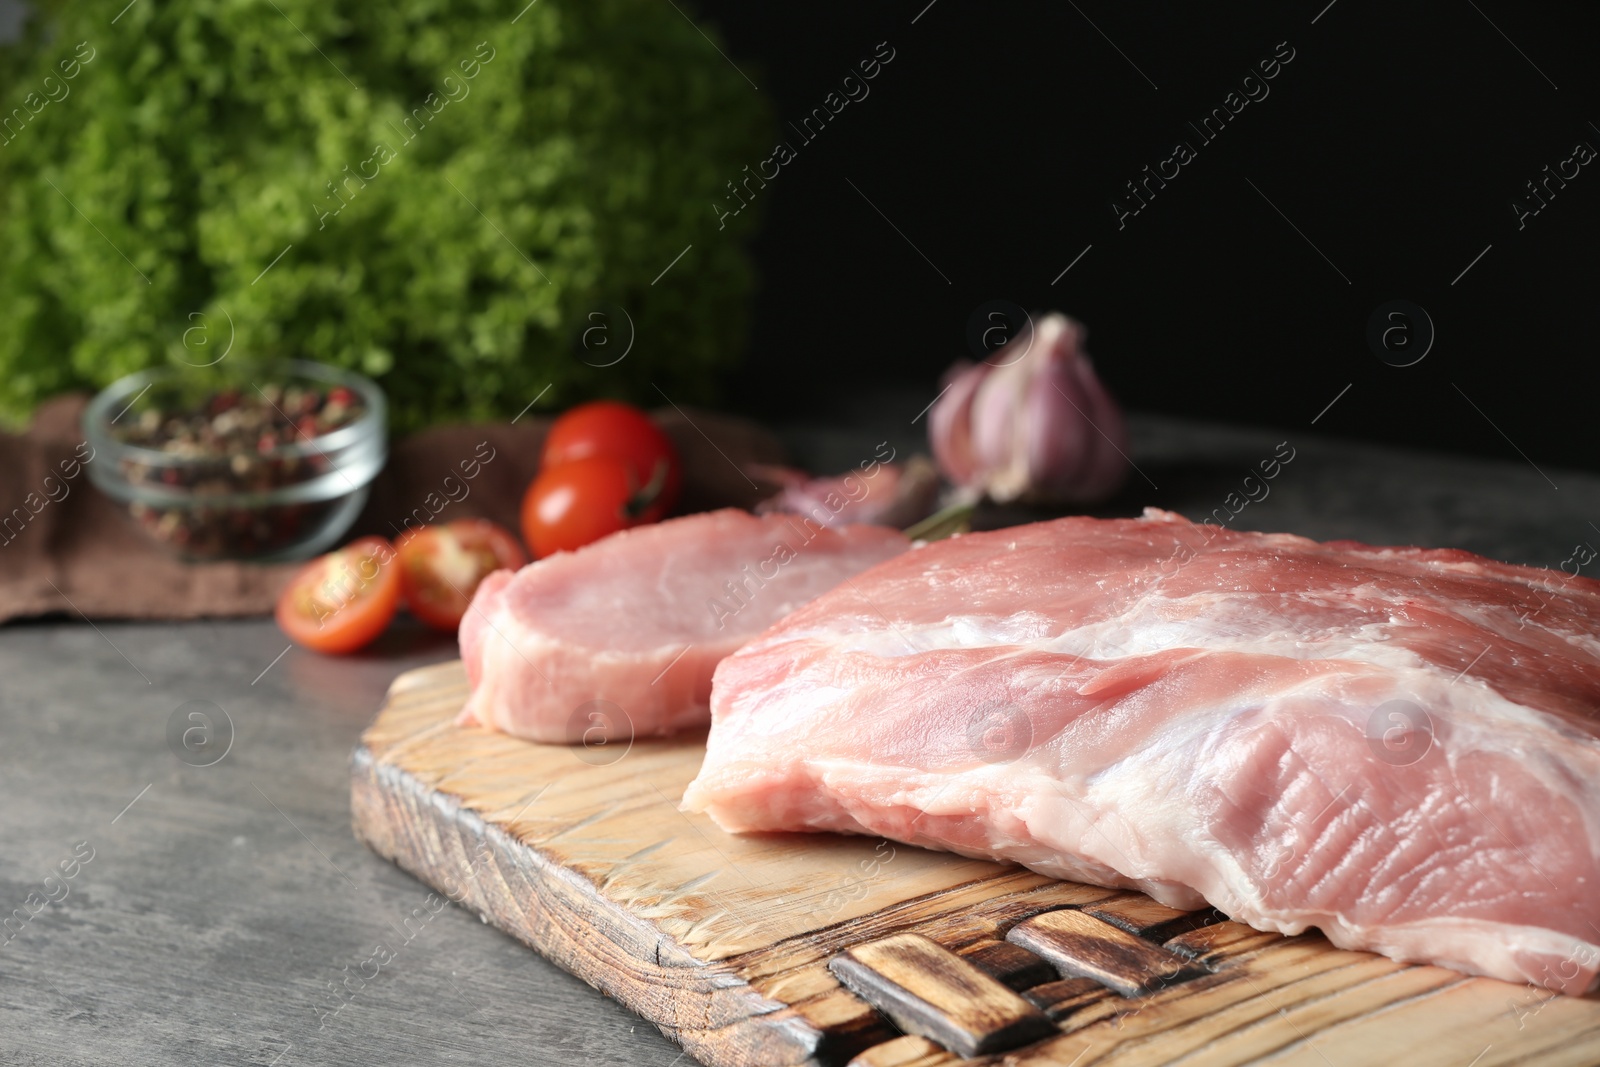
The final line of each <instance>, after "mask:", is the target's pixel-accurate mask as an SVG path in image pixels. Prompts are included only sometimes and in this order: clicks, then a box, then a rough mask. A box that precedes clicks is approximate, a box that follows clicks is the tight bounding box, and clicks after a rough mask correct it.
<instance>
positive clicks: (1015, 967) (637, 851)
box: [351, 663, 1600, 1067]
mask: <svg viewBox="0 0 1600 1067" xmlns="http://www.w3.org/2000/svg"><path fill="white" fill-rule="evenodd" d="M465 693H466V685H465V677H464V675H463V673H462V670H461V667H460V664H459V663H452V664H444V665H440V666H438V667H433V668H426V669H423V670H419V671H413V672H410V673H408V674H406V675H402V676H401V677H400V678H399V679H397V680H396V682H395V684H394V686H393V688H392V689H391V692H390V697H389V700H388V702H387V704H386V705H385V707H384V709H383V711H382V712H381V713H380V714H379V716H378V718H377V719H376V721H374V723H373V724H372V726H371V727H370V728H369V729H368V730H367V732H366V733H365V734H364V735H363V743H362V744H361V746H360V747H358V748H357V750H356V753H355V755H354V759H353V762H352V783H353V784H352V794H351V798H352V813H353V818H354V824H355V828H356V832H357V834H358V836H360V837H361V838H362V839H363V840H364V841H366V842H367V843H368V844H369V845H370V846H371V847H372V848H373V849H375V850H376V851H377V852H379V853H380V854H381V855H384V856H386V857H388V858H390V859H392V860H394V861H395V862H397V863H398V864H399V865H400V866H402V867H404V868H405V869H407V870H409V871H411V872H412V873H414V874H416V875H417V876H418V877H419V878H421V879H422V880H424V881H425V882H427V883H428V884H429V885H431V886H433V887H434V888H436V889H437V890H439V891H440V892H443V893H445V894H447V895H449V896H451V897H452V899H456V900H458V901H459V902H460V903H461V904H462V905H463V906H465V907H467V908H470V909H471V910H473V911H476V912H477V913H479V914H480V915H482V916H483V917H484V918H485V919H486V920H487V921H489V922H491V923H493V924H494V925H495V926H497V927H499V928H500V929H502V930H505V931H506V932H508V933H510V934H512V935H513V936H515V937H517V938H519V939H521V940H522V941H523V942H525V943H527V944H529V945H531V946H533V947H534V948H536V949H538V950H539V951H540V952H542V953H543V954H544V955H546V956H547V957H549V958H550V959H552V960H553V961H555V962H556V963H557V964H559V965H560V966H562V967H564V968H566V969H567V970H569V971H571V972H572V973H574V974H576V975H578V976H579V977H580V978H582V979H584V980H585V981H587V982H588V983H589V984H591V985H593V986H594V987H596V988H597V989H600V990H602V991H603V992H605V993H607V994H608V995H610V996H613V997H615V998H617V999H618V1000H620V1001H622V1002H623V1003H625V1004H627V1005H628V1006H629V1007H631V1008H632V1009H634V1010H635V1011H637V1012H638V1013H639V1014H640V1015H642V1016H644V1017H645V1018H646V1019H648V1020H650V1021H651V1022H653V1023H654V1024H656V1025H657V1026H658V1027H659V1028H660V1029H661V1030H662V1031H663V1032H664V1033H665V1034H667V1036H668V1037H670V1038H672V1039H674V1040H676V1041H678V1042H679V1043H680V1044H682V1045H683V1046H684V1047H685V1048H686V1049H687V1050H688V1051H689V1052H690V1053H691V1054H692V1055H694V1056H695V1057H697V1058H699V1059H700V1060H702V1061H703V1062H705V1063H707V1064H711V1065H713V1067H724V1065H726V1067H733V1065H743V1064H758V1065H762V1067H769V1065H770V1067H788V1065H794V1067H802V1065H803V1067H844V1065H845V1064H854V1065H857V1067H948V1065H954V1064H963V1063H983V1064H998V1063H1000V1061H1001V1060H1002V1059H1003V1060H1004V1062H1005V1064H1006V1067H1023V1065H1025V1064H1039V1065H1044V1064H1060V1065H1062V1067H1066V1065H1069V1064H1073V1065H1076V1067H1089V1065H1090V1064H1105V1065H1120V1067H1154V1065H1157V1064H1165V1063H1169V1062H1172V1061H1174V1060H1177V1059H1180V1058H1181V1059H1183V1062H1184V1063H1186V1064H1189V1063H1193V1064H1210V1065H1214V1067H1237V1065H1242V1064H1253V1063H1271V1064H1300V1063H1307V1064H1310V1063H1316V1064H1321V1065H1322V1067H1326V1064H1325V1063H1324V1056H1325V1055H1326V1057H1327V1059H1328V1060H1330V1061H1331V1062H1333V1063H1334V1064H1336V1065H1341V1067H1342V1064H1344V1063H1368V1062H1401V1061H1402V1060H1403V1062H1406V1063H1407V1064H1415V1065H1418V1067H1434V1065H1437V1067H1465V1065H1466V1064H1468V1063H1470V1062H1472V1060H1473V1057H1475V1056H1479V1055H1480V1054H1481V1055H1482V1058H1481V1059H1480V1060H1479V1061H1478V1067H1488V1065H1491V1064H1505V1063H1513V1062H1515V1063H1534V1064H1540V1065H1547V1064H1568V1063H1571V1064H1590V1063H1594V1062H1600V1001H1597V1000H1595V999H1593V998H1582V999H1577V998H1564V997H1557V998H1552V997H1551V996H1550V995H1549V994H1548V993H1545V992H1544V991H1542V990H1530V989H1525V988H1523V987H1519V986H1514V985H1508V984H1506V983H1501V982H1495V981H1491V980H1489V979H1480V978H1468V977H1466V976H1464V975H1460V974H1456V973H1455V972H1452V971H1447V970H1443V969H1440V968H1435V967H1422V966H1414V965H1407V964H1401V963H1396V962H1394V961H1391V960H1387V959H1383V958H1382V957H1378V956H1373V955H1369V954H1365V953H1357V952H1345V951H1341V950H1339V949H1336V948H1334V947H1333V946H1332V945H1330V944H1328V942H1327V941H1326V940H1324V939H1323V938H1322V937H1321V936H1319V935H1317V934H1314V933H1312V934H1305V935H1301V936H1299V937H1282V936H1280V935H1277V934H1268V933H1261V932H1259V931H1255V930H1252V929H1250V928H1249V927H1247V926H1243V925H1241V924H1239V923H1233V922H1228V921H1217V916H1216V915H1215V914H1214V913H1211V912H1201V913H1196V914H1193V915H1191V914H1187V913H1183V912H1176V911H1174V910H1173V909H1170V908H1165V907H1163V906H1162V905H1159V904H1156V903H1155V902H1153V901H1151V900H1149V899H1148V898H1146V897H1144V896H1142V895H1140V894H1136V893H1128V892H1124V891H1121V890H1113V889H1105V888H1101V887H1096V886H1084V885H1078V884H1075V883H1070V882H1059V881H1055V880H1052V879H1049V878H1046V877H1044V876H1041V875H1037V874H1033V873H1031V872H1028V871H1024V870H1020V869H1018V868H1015V867H1007V866H1003V865H999V864H993V863H984V862H980V861H975V860H968V859H963V858H960V857H957V856H952V855H947V854H943V853H933V852H926V851H923V850H920V849H915V848H909V847H907V846H904V845H896V844H893V843H890V842H883V841H874V840H870V839H865V838H848V837H836V836H830V835H779V834H772V835H751V836H731V835H727V834H724V833H722V832H721V831H720V830H718V829H716V827H715V826H713V825H712V824H711V823H710V822H709V821H708V820H706V819H704V818H703V817H701V816H697V815H689V814H686V813H684V812H681V811H679V810H678V808H677V804H678V800H679V798H680V797H681V795H682V791H683V788H684V786H685V785H686V784H687V783H688V781H689V780H690V779H691V778H692V777H693V775H694V774H695V772H696V771H697V769H698V767H699V763H700V759H701V757H702V754H703V748H702V745H701V743H700V741H699V739H695V738H689V739H679V740H673V741H657V742H648V743H645V742H640V743H636V744H635V745H634V746H633V747H632V748H631V750H628V751H627V753H626V755H625V756H624V758H622V759H620V760H618V761H617V762H614V763H611V764H609V765H605V766H597V765H592V764H591V763H589V762H586V761H585V760H584V759H582V758H580V755H589V756H590V758H592V753H580V752H575V751H574V750H571V749H567V748H563V747H559V746H542V745H532V744H528V743H525V742H521V741H517V740H514V739H512V738H508V737H505V736H503V735H498V734H491V733H488V732H485V731H483V730H481V729H478V728H476V727H471V728H461V727H457V726H455V725H453V722H452V720H453V717H454V714H455V712H456V711H457V710H458V709H459V707H460V705H461V702H462V700H463V699H464V697H465ZM875 945H876V946H877V948H876V949H875V948H874V946H875ZM885 946H888V947H890V948H892V949H893V951H892V952H888V953H887V954H886V952H885ZM907 946H915V948H914V949H907ZM919 961H920V962H919ZM935 961H937V962H935ZM952 961H953V962H952ZM852 966H854V967H855V970H852ZM841 975H844V976H845V977H846V981H845V982H841V980H840V979H841ZM863 975H866V976H870V978H871V980H872V981H875V982H877V984H876V985H870V986H869V985H868V984H867V982H868V979H867V978H863V977H862V976H863ZM886 976H887V977H888V978H890V979H892V984H894V985H896V986H897V987H898V988H899V989H900V990H902V991H903V992H904V993H906V994H907V995H908V996H907V997H903V998H902V1000H901V1001H898V1002H894V1003H891V1001H890V1000H888V999H885V997H884V990H885V988H886V984H885V981H884V979H885V977H886ZM1174 978H1181V979H1183V980H1181V981H1176V982H1174V981H1172V979H1174ZM857 979H860V981H857ZM852 984H854V985H856V986H857V989H852V988H850V985H852ZM857 990H862V991H866V992H868V997H866V998H863V997H862V996H861V995H859V993H858V991H857ZM958 991H960V992H958ZM1008 998H1009V999H1008ZM912 999H915V1000H916V1001H917V1002H918V1004H919V1010H921V1011H922V1012H923V1014H922V1016H920V1017H918V1018H917V1019H913V1017H912V1015H909V1014H906V1013H904V1011H903V1008H904V1005H905V1004H906V1003H910V1001H911V1000H912ZM873 1000H876V1001H877V1002H878V1006H875V1004H874V1003H873V1002H872V1001H873ZM1019 1003H1020V1004H1021V1005H1022V1008H1021V1009H1018V1008H1017V1004H1019ZM997 1005H1001V1006H1003V1008H1000V1009H998V1010H997V1009H996V1006H997ZM879 1006H884V1007H888V1008H889V1010H890V1014H889V1015H886V1014H885V1012H884V1011H881V1010H879ZM897 1012H898V1013H899V1016H898V1018H891V1017H890V1015H894V1014H896V1013H897ZM1007 1019H1040V1020H1042V1019H1048V1020H1049V1025H1048V1026H1047V1027H1046V1028H1045V1029H1043V1030H1039V1031H1037V1033H1039V1034H1042V1035H1043V1036H1042V1039H1040V1040H1035V1041H1033V1042H1032V1043H1031V1044H1024V1045H1023V1046H1021V1047H1018V1048H1015V1049H1012V1050H1010V1051H998V1049H997V1046H995V1045H993V1043H992V1042H993V1039H992V1038H991V1039H990V1041H991V1044H990V1045H984V1044H982V1041H983V1040H984V1038H983V1037H982V1035H986V1034H990V1033H993V1032H995V1030H996V1026H997V1024H998V1025H1000V1028H1001V1029H1003V1022H1002V1020H1007ZM1023 1025H1024V1027H1027V1026H1035V1027H1036V1026H1037V1025H1038V1024H1037V1023H1025V1024H1023ZM907 1026H914V1027H915V1028H917V1029H920V1030H921V1031H923V1032H922V1033H911V1034H907V1033H904V1032H903V1031H904V1029H905V1028H906V1027H907ZM1013 1036H1014V1033H1013ZM969 1039H970V1040H969ZM1001 1043H1002V1044H1003V1043H1005V1042H1001ZM1469 1046H1471V1047H1469ZM989 1048H996V1051H993V1052H990V1051H985V1050H986V1049H989ZM1486 1049H1487V1051H1485V1050H1486ZM1335 1050H1337V1052H1338V1054H1337V1055H1335V1054H1334V1051H1335ZM969 1052H970V1053H976V1056H975V1057H973V1056H969V1055H967V1053H969ZM1402 1052H1403V1055H1402Z"/></svg>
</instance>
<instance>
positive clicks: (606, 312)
mask: <svg viewBox="0 0 1600 1067" xmlns="http://www.w3.org/2000/svg"><path fill="white" fill-rule="evenodd" d="M524 4H525V0H506V2H489V0H404V2H403V3H400V4H395V5H372V4H362V3H357V2H355V0H186V2H185V3H182V4H167V3H161V2H157V0H136V2H135V3H133V4H131V5H129V6H128V7H126V8H121V5H120V3H114V2H113V3H108V2H106V0H95V2H94V3H87V2H77V0H69V2H65V3H58V4H54V5H51V4H46V5H44V10H43V11H42V12H41V13H40V15H39V16H38V17H36V18H35V19H34V20H33V22H32V23H31V24H30V27H29V30H28V32H27V34H26V36H25V37H24V39H23V40H22V41H20V42H18V43H17V44H15V45H11V46H8V47H7V48H5V49H4V51H3V53H0V301H3V305H0V306H3V307H4V308H5V311H6V323H5V326H4V328H0V419H3V420H5V421H8V422H13V423H14V422H16V421H18V420H21V419H23V418H25V417H26V415H27V414H28V412H29V411H30V410H31V408H32V407H33V405H34V404H36V403H37V402H38V401H39V400H40V399H42V398H44V397H47V396H49V395H51V394H54V393H57V392H60V391H62V390H67V389H73V388H93V387H100V386H104V385H106V384H108V383H109V382H111V381H113V380H115V379H116V378H118V377H121V376H122V375H124V374H127V373H129V372H132V371H135V370H139V369H141V368H145V367H149V366H151V365H154V364H158V363H162V362H165V361H168V360H170V359H179V360H182V361H183V362H187V363H192V364H203V363H206V362H208V361H211V360H214V359H216V358H218V357H219V355H220V354H221V353H223V352H224V351H226V352H227V353H228V356H227V358H228V359H231V360H233V361H235V362H236V363H237V362H239V361H241V360H244V359H247V358H256V357H261V358H266V357H280V356H282V357H295V358H305V359H313V360H318V361H322V362H327V363H332V364H336V365H339V366H342V367H347V368H350V369H353V370H358V371H361V372H364V373H366V374H370V375H372V376H373V377H375V378H377V379H378V380H379V381H380V382H381V384H382V385H383V386H384V387H385V389H386V391H387V392H388V394H389V396H390V400H391V402H392V405H393V415H392V417H393V422H394V424H395V425H396V426H397V427H398V428H402V429H404V428H412V427H416V426H419V425H424V424H427V423H430V422H435V421H439V420H444V419H458V418H467V419H488V418H494V417H501V416H505V415H515V414H516V413H517V412H519V411H521V410H522V409H523V408H524V407H525V406H526V405H527V404H528V403H529V402H530V401H533V400H534V399H535V397H541V395H542V399H541V401H540V403H541V406H551V405H554V404H565V403H570V402H572V401H574V400H577V399H580V398H582V397H585V396H590V395H610V396H619V397H624V398H632V399H635V400H641V401H646V402H653V403H661V402H662V400H661V397H662V394H666V395H668V396H670V397H671V398H672V399H673V400H675V401H677V400H694V401H704V400H707V399H710V398H711V397H710V395H709V394H710V393H711V392H712V391H713V390H714V387H715V382H716V381H717V378H718V372H719V371H721V370H723V369H725V368H726V367H728V366H729V365H730V364H731V363H732V362H733V360H734V359H735V358H736V357H737V355H738V353H739V350H740V347H741V343H742V336H743V331H744V325H745V318H746V307H747V303H748V301H747V298H748V295H749V293H750V290H751V287H752V284H753V282H752V274H751V268H750V265H749V262H748V257H747V256H746V254H745V252H744V250H743V248H742V247H741V238H742V237H743V236H745V230H746V226H743V225H739V223H747V221H748V219H747V218H742V219H738V220H734V221H733V222H731V223H730V224H729V225H728V227H727V229H726V230H720V231H719V229H718V227H717V226H716V225H715V223H716V222H717V221H718V219H717V217H716V212H715V209H714V208H713V206H712V204H713V202H714V201H717V200H718V198H719V197H720V196H724V195H726V183H727V182H728V181H729V180H732V179H736V178H738V177H740V176H741V175H740V172H741V168H742V167H743V166H744V165H745V164H746V163H748V162H749V161H750V160H751V159H753V158H758V157H759V155H760V154H761V152H762V151H763V150H764V149H765V147H766V146H767V145H769V144H770V143H771V125H772V123H771V117H770V113H769V111H768V109H767V108H766V106H765V105H764V103H763V101H762V97H761V95H760V94H759V93H758V92H757V91H756V90H755V88H754V87H753V86H752V85H751V83H750V82H748V81H747V80H746V79H745V77H744V75H743V74H742V73H741V72H740V71H739V70H738V69H736V68H735V67H734V66H733V65H732V63H731V62H730V61H729V60H728V59H726V58H725V57H724V56H723V55H721V54H719V51H718V46H717V45H715V44H714V43H713V41H712V40H711V39H709V38H708V37H707V36H705V35H703V34H702V32H701V30H700V28H697V27H696V26H695V25H694V24H693V23H691V22H690V21H689V20H688V18H687V17H686V16H685V15H684V14H683V13H682V12H681V11H680V10H678V9H676V8H675V7H674V6H673V5H672V4H670V3H663V2H661V0H536V2H534V3H532V4H527V5H526V6H524ZM119 8H120V13H119ZM706 32H708V33H709V32H710V31H709V30H707V31H706ZM691 245H692V248H689V250H688V251H687V252H684V249H685V248H688V247H689V246H691ZM680 253H681V254H682V258H681V259H679V260H678V261H677V262H676V263H673V260H674V258H675V257H678V256H679V255H680ZM669 264H672V266H671V269H670V270H667V269H666V268H667V267H668V265H669ZM664 270H665V273H664V274H663V273H662V272H663V271H664ZM658 278H659V280H657V279H658ZM597 316H598V317H597ZM596 327H599V329H598V331H597V330H596ZM630 343H631V348H627V346H628V345H629V344H630ZM625 348H627V356H626V358H623V359H621V360H620V361H617V357H618V356H620V355H621V353H622V351H623V350H624V349H625ZM547 387H549V388H548V390H547Z"/></svg>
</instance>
